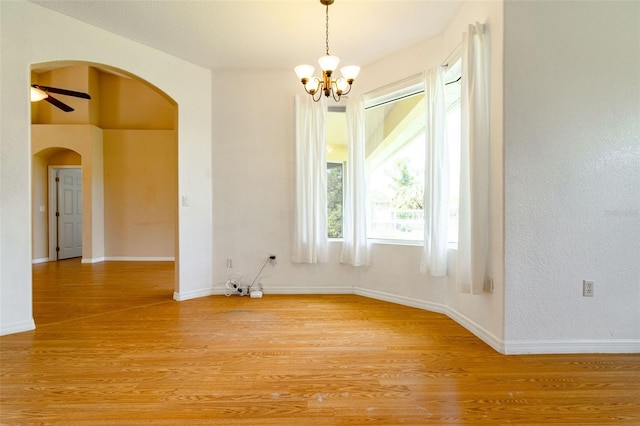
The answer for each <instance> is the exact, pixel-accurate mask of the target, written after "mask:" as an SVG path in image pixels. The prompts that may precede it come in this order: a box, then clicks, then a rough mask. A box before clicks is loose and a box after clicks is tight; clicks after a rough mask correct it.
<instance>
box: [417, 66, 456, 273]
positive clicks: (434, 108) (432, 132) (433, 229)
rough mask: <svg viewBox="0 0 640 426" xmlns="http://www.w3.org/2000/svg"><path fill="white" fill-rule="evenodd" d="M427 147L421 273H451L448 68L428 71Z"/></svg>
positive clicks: (426, 91) (426, 94)
mask: <svg viewBox="0 0 640 426" xmlns="http://www.w3.org/2000/svg"><path fill="white" fill-rule="evenodd" d="M424 87H425V104H426V105H425V107H426V108H425V110H426V121H425V123H426V132H425V141H426V150H425V179H424V209H425V215H424V247H423V250H422V262H421V264H420V271H421V272H424V273H426V272H429V273H430V274H431V275H432V276H434V277H441V276H444V275H447V246H448V229H449V149H448V144H447V105H446V98H445V92H444V71H443V69H442V67H436V68H433V69H430V70H428V71H427V72H426V73H425V86H424Z"/></svg>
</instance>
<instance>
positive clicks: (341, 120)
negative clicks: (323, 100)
mask: <svg viewBox="0 0 640 426" xmlns="http://www.w3.org/2000/svg"><path fill="white" fill-rule="evenodd" d="M347 156H348V154H347V118H346V114H345V107H339V106H338V107H335V106H332V107H329V112H328V114H327V237H328V238H342V211H343V210H342V206H343V197H344V183H343V182H344V180H343V172H344V164H345V163H346V161H347Z"/></svg>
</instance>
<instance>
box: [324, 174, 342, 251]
mask: <svg viewBox="0 0 640 426" xmlns="http://www.w3.org/2000/svg"><path fill="white" fill-rule="evenodd" d="M342 169H343V167H342V164H341V163H327V232H328V235H327V236H328V237H329V238H342V193H343V183H342V182H343V181H342Z"/></svg>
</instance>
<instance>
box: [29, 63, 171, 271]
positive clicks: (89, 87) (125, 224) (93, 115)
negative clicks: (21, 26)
mask: <svg viewBox="0 0 640 426" xmlns="http://www.w3.org/2000/svg"><path fill="white" fill-rule="evenodd" d="M31 80H32V81H31V82H32V84H38V85H41V86H48V87H59V88H64V89H68V90H74V91H81V92H86V93H89V94H90V95H91V100H84V99H75V98H65V97H64V95H54V96H56V97H58V98H59V99H60V100H63V102H65V103H67V104H68V105H70V106H72V107H73V108H74V110H73V111H71V112H65V111H63V110H60V109H58V108H56V107H55V105H51V104H50V103H47V102H34V103H32V109H31V123H32V124H31V148H32V182H33V185H32V205H33V206H34V211H33V217H32V231H33V232H32V235H33V240H32V243H33V250H32V261H33V262H34V263H38V262H41V261H50V260H53V259H52V256H51V255H50V254H46V255H45V254H44V253H45V250H46V247H47V246H50V245H51V244H50V240H51V237H50V236H49V234H50V225H49V224H45V223H43V218H42V216H43V215H42V213H44V216H47V215H48V214H49V212H50V209H51V206H50V205H49V204H50V203H48V202H46V201H43V200H41V199H39V198H37V197H41V194H42V193H43V192H45V191H44V189H43V188H44V187H45V186H47V185H48V182H45V181H43V178H42V175H45V176H48V175H47V173H44V172H43V167H48V166H50V165H51V163H52V162H51V158H54V159H56V160H55V161H53V162H54V163H56V162H58V163H60V160H59V158H60V157H61V156H64V155H67V156H72V153H75V155H76V156H77V159H80V158H81V167H82V183H83V185H82V188H83V189H82V212H83V216H84V221H83V222H84V224H83V231H82V234H83V235H82V240H83V244H82V245H83V251H82V262H83V263H96V262H104V261H110V260H125V261H175V260H177V249H176V247H177V241H178V229H177V223H178V220H177V209H178V205H177V200H178V160H177V150H178V147H177V145H178V143H177V141H178V132H177V105H176V103H175V102H174V101H173V100H171V99H170V98H169V97H168V96H166V95H165V94H164V93H162V92H161V91H159V90H158V89H157V88H155V87H153V86H152V85H150V84H148V83H146V82H145V81H143V80H141V79H139V78H137V77H135V76H133V75H130V74H128V73H126V72H124V71H122V70H116V69H113V68H110V67H105V66H102V65H97V64H90V63H81V62H74V63H55V64H41V65H37V66H34V67H33V68H32V76H31ZM71 162H72V163H73V162H75V163H76V164H80V162H79V161H76V160H73V159H72V160H71ZM62 163H65V162H64V161H63V162H62ZM65 164H66V163H65ZM41 210H44V211H41ZM47 240H48V242H47ZM43 247H45V248H43Z"/></svg>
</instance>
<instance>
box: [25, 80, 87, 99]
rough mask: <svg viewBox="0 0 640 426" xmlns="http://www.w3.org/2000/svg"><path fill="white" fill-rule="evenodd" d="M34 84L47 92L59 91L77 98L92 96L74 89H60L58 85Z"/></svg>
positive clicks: (61, 93)
mask: <svg viewBox="0 0 640 426" xmlns="http://www.w3.org/2000/svg"><path fill="white" fill-rule="evenodd" d="M32 86H33V87H35V88H37V89H40V90H44V91H45V92H51V93H57V94H59V95H66V96H75V97H76V98H83V99H91V96H89V94H88V93H83V92H76V91H74V90H67V89H59V88H57V87H49V86H40V85H39V84H32Z"/></svg>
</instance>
